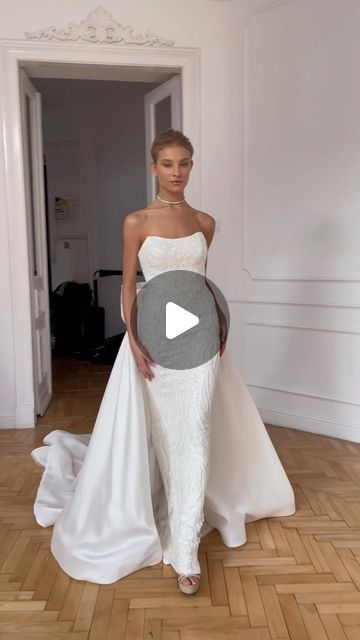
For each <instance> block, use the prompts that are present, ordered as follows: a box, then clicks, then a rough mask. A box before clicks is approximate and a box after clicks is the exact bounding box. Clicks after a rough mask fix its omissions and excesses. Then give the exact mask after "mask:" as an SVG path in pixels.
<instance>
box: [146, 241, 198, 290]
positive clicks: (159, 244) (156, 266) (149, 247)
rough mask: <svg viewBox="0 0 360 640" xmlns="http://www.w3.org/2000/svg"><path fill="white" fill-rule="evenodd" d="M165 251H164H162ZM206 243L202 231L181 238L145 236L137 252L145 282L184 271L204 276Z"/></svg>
mask: <svg viewBox="0 0 360 640" xmlns="http://www.w3.org/2000/svg"><path fill="white" fill-rule="evenodd" d="M164 249H166V251H164ZM207 251H208V248H207V243H206V239H205V236H204V234H203V232H202V231H196V232H195V233H193V234H191V235H189V236H183V237H181V238H163V237H162V236H147V237H146V238H145V240H144V242H143V243H142V245H141V247H140V249H139V252H138V257H139V262H140V266H141V269H142V272H143V274H144V278H145V280H146V281H148V280H150V278H153V277H155V276H157V275H159V274H160V273H165V272H166V271H171V270H175V269H186V270H187V271H195V272H196V273H200V274H201V275H205V261H206V256H207Z"/></svg>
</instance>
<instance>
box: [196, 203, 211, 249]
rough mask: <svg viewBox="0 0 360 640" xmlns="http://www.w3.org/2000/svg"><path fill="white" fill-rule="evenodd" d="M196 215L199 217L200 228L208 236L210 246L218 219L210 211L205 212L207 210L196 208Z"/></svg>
mask: <svg viewBox="0 0 360 640" xmlns="http://www.w3.org/2000/svg"><path fill="white" fill-rule="evenodd" d="M195 215H196V217H197V220H198V223H199V226H200V228H201V229H202V231H203V232H204V235H205V236H206V238H207V241H208V246H210V243H211V241H212V239H213V235H214V233H215V225H216V220H215V218H214V217H213V216H211V215H210V213H205V211H198V210H195Z"/></svg>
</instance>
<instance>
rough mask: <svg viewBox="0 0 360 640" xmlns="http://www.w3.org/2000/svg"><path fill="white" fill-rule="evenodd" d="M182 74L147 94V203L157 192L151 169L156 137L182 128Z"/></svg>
mask: <svg viewBox="0 0 360 640" xmlns="http://www.w3.org/2000/svg"><path fill="white" fill-rule="evenodd" d="M181 103H182V94H181V76H180V75H176V76H173V77H172V78H170V80H168V81H167V82H164V84H162V85H160V86H159V87H156V89H153V90H152V91H149V93H147V94H146V95H145V152H146V196H147V204H149V202H151V201H152V200H153V199H154V198H155V197H156V193H157V187H156V176H154V175H152V173H151V171H150V169H149V163H150V162H151V155H150V149H151V144H152V142H153V140H154V138H155V137H156V136H157V135H158V134H159V133H160V131H164V129H169V128H170V127H173V128H174V129H179V130H180V131H181V130H182V109H181Z"/></svg>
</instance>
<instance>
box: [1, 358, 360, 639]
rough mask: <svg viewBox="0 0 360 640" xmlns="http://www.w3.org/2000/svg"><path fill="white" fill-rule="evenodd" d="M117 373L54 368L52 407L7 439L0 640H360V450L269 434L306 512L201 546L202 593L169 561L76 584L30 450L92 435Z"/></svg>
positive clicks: (213, 536)
mask: <svg viewBox="0 0 360 640" xmlns="http://www.w3.org/2000/svg"><path fill="white" fill-rule="evenodd" d="M110 369H111V367H110V366H101V365H92V364H88V363H84V362H77V361H74V360H72V359H66V358H57V359H56V360H55V361H54V381H55V393H54V400H53V401H52V402H51V405H50V406H49V408H48V410H47V412H46V414H45V416H44V417H43V418H41V419H40V420H39V423H38V426H37V427H36V429H35V430H31V429H30V430H29V429H28V430H4V431H0V448H1V449H0V451H1V470H0V640H11V639H13V640H15V639H16V638H17V639H19V640H20V639H21V640H41V639H44V640H45V639H48V638H49V639H50V638H51V639H52V640H70V639H74V640H85V639H89V640H115V639H116V640H122V639H124V640H138V639H139V640H140V639H143V638H145V639H146V640H235V639H238V640H266V639H272V638H274V639H278V640H286V639H291V640H306V639H308V638H310V639H311V640H325V638H329V639H330V640H360V593H359V589H360V565H359V561H360V457H359V454H360V445H357V444H353V443H350V442H347V441H343V440H338V439H335V438H327V437H322V436H317V435H313V434H308V433H304V432H300V431H295V430H291V429H284V428H278V427H274V426H267V428H268V432H269V435H270V437H271V439H272V441H273V443H274V445H275V447H276V450H277V452H278V454H279V457H280V459H281V460H282V463H283V465H284V467H285V469H286V472H287V474H288V476H289V478H290V480H291V482H292V485H293V487H294V490H295V494H296V504H297V512H296V514H294V515H293V516H289V517H286V518H285V517H284V518H269V519H267V520H266V519H263V520H259V521H257V522H253V523H248V524H247V525H246V529H247V535H248V540H247V543H246V544H245V545H243V546H242V547H239V548H237V549H228V548H226V547H225V546H224V545H223V544H222V543H221V540H220V537H219V535H218V534H217V532H215V531H213V532H211V533H210V534H209V535H207V536H206V538H204V539H203V540H202V542H201V547H200V560H201V565H202V582H201V588H200V590H199V591H198V593H197V594H196V595H195V596H186V595H183V594H181V593H180V592H179V591H178V589H177V585H176V577H175V574H174V572H173V570H172V569H171V568H170V567H165V566H164V567H163V566H162V564H161V563H160V564H159V565H156V566H154V567H149V568H147V569H145V570H141V571H138V572H136V573H134V574H132V575H130V576H128V577H126V578H124V579H122V580H120V581H119V582H117V583H114V584H111V585H102V586H99V585H96V584H92V583H88V582H84V581H76V580H72V579H70V578H69V577H68V576H67V575H66V574H65V573H64V572H63V571H62V570H61V569H60V568H59V566H58V565H57V563H56V561H55V560H54V558H53V557H52V555H51V553H50V549H49V541H50V537H51V527H50V528H47V529H43V528H42V527H39V526H38V525H37V524H36V522H35V520H34V517H33V511H32V506H33V501H34V498H35V495H36V490H37V486H38V483H39V479H40V476H41V472H42V471H41V469H40V468H39V467H37V466H36V465H35V464H34V463H33V462H32V460H31V458H30V455H29V454H30V451H31V449H33V448H34V447H36V446H39V445H40V444H41V441H42V438H43V437H44V435H45V434H46V433H47V432H48V431H51V430H52V429H54V428H62V429H68V430H70V431H76V432H79V433H80V432H82V433H86V432H90V431H91V428H92V425H93V424H94V419H95V416H96V413H97V409H98V406H99V403H100V400H101V397H102V393H103V391H104V389H105V385H106V381H107V378H108V374H109V372H110Z"/></svg>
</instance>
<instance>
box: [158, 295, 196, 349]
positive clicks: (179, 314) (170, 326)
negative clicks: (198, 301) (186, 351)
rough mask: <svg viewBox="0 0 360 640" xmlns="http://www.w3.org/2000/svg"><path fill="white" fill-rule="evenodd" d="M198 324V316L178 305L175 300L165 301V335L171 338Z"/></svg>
mask: <svg viewBox="0 0 360 640" xmlns="http://www.w3.org/2000/svg"><path fill="white" fill-rule="evenodd" d="M197 324H199V318H198V316H195V315H194V314H193V313H190V311H187V310H186V309H184V308H183V307H180V306H179V305H178V304H175V302H167V303H166V337H167V338H169V339H170V340H172V338H176V336H179V335H180V333H184V331H188V329H191V327H195V325H197Z"/></svg>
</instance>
